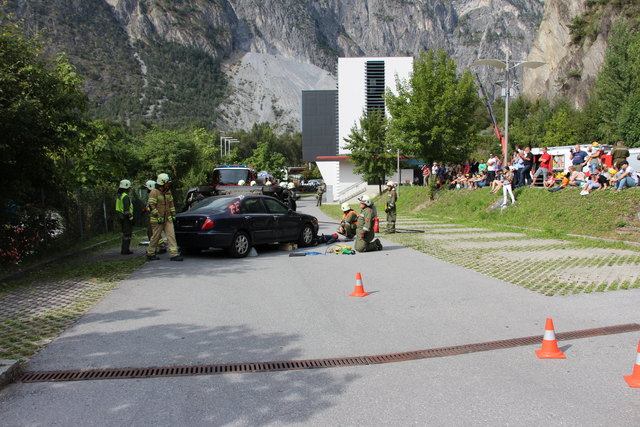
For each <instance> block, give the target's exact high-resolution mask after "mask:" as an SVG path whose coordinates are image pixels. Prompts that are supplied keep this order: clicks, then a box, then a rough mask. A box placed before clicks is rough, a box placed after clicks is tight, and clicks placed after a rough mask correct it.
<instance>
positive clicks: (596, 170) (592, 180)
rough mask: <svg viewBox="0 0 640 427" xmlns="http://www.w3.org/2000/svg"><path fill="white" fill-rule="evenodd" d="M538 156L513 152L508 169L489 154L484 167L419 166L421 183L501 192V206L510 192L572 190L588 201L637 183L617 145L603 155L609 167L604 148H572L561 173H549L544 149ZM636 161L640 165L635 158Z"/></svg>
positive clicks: (622, 149) (625, 153) (526, 150)
mask: <svg viewBox="0 0 640 427" xmlns="http://www.w3.org/2000/svg"><path fill="white" fill-rule="evenodd" d="M541 151H542V152H541V154H539V155H537V156H534V155H533V154H532V153H531V148H530V147H525V148H524V149H521V148H520V147H517V146H516V148H515V151H514V152H513V154H512V156H511V159H510V161H509V162H508V163H507V164H503V163H502V160H501V159H500V158H499V157H497V156H494V155H493V153H490V154H489V157H488V158H487V160H486V161H485V160H484V159H480V160H476V159H471V160H470V161H468V162H465V163H462V164H449V165H444V164H441V163H438V162H434V163H433V165H431V166H429V165H425V166H423V168H422V182H423V185H425V186H428V185H433V186H434V187H435V188H436V189H441V188H448V189H450V190H455V189H458V190H459V189H471V190H476V189H478V188H482V187H489V188H491V192H492V193H497V192H498V191H500V189H502V190H503V193H504V199H503V203H504V204H505V205H506V202H507V196H509V197H510V198H511V199H512V203H513V202H515V200H514V199H513V192H512V189H514V188H518V187H523V186H531V187H538V186H542V187H543V188H546V189H548V190H549V191H552V192H557V191H560V190H563V189H565V188H570V187H573V188H578V189H580V194H581V195H588V194H590V193H591V192H593V191H596V190H601V189H606V188H611V189H615V190H617V191H621V190H623V189H624V188H628V187H635V186H637V185H638V183H639V178H640V177H639V176H638V172H637V171H636V170H634V169H633V167H631V165H629V162H628V158H629V156H630V154H629V150H628V148H626V147H625V146H624V144H623V143H622V141H618V142H617V143H616V145H615V146H614V147H613V148H612V149H611V151H610V152H609V153H608V154H609V155H610V156H611V165H610V166H609V165H607V162H606V161H605V148H604V147H603V146H602V145H601V144H599V143H598V142H594V143H593V144H591V145H590V146H589V147H588V148H587V149H586V151H585V150H583V149H582V148H581V147H580V145H576V146H575V147H574V148H572V149H571V150H570V154H569V160H570V162H571V165H569V166H568V168H567V170H566V171H561V172H557V173H554V168H553V156H551V154H549V152H548V150H547V148H546V147H545V148H542V150H541ZM638 158H639V160H640V156H638ZM539 184H540V185H539Z"/></svg>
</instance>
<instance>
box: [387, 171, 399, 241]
mask: <svg viewBox="0 0 640 427" xmlns="http://www.w3.org/2000/svg"><path fill="white" fill-rule="evenodd" d="M397 201H398V193H397V192H396V183H395V182H393V181H389V182H387V201H386V203H385V209H384V211H385V212H386V213H387V233H395V232H396V202H397Z"/></svg>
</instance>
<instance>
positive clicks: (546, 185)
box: [543, 172, 556, 188]
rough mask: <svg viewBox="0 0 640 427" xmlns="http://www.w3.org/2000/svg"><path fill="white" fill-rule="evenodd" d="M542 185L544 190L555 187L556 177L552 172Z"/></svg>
mask: <svg viewBox="0 0 640 427" xmlns="http://www.w3.org/2000/svg"><path fill="white" fill-rule="evenodd" d="M543 185H544V188H553V186H554V185H556V177H555V175H554V174H553V172H551V173H550V174H549V178H548V179H547V180H546V181H545V182H543Z"/></svg>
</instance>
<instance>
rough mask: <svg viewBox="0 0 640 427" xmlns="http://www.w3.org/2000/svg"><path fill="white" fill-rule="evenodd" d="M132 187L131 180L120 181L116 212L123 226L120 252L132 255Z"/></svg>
mask: <svg viewBox="0 0 640 427" xmlns="http://www.w3.org/2000/svg"><path fill="white" fill-rule="evenodd" d="M130 188H131V181H129V180H128V179H123V180H122V181H120V186H119V188H118V194H117V196H116V212H118V219H119V220H120V225H121V226H122V246H121V248H120V254H122V255H131V254H132V253H133V251H131V250H130V249H129V247H130V246H131V234H132V232H133V203H131V197H129V195H128V194H127V191H129V189H130Z"/></svg>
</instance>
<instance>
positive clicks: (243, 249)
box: [227, 231, 251, 258]
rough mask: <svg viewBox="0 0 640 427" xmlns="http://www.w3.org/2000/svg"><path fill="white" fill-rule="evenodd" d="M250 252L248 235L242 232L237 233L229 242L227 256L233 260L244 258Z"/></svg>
mask: <svg viewBox="0 0 640 427" xmlns="http://www.w3.org/2000/svg"><path fill="white" fill-rule="evenodd" d="M250 250H251V241H250V240H249V235H248V234H247V233H245V232H244V231H238V232H237V233H236V234H235V235H234V236H233V240H232V241H231V247H230V248H229V249H228V250H227V252H229V255H231V256H232V257H234V258H244V257H246V256H247V255H249V251H250Z"/></svg>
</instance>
